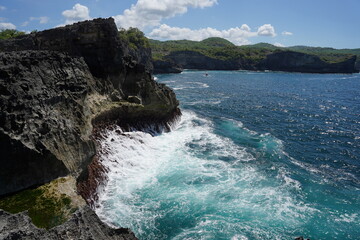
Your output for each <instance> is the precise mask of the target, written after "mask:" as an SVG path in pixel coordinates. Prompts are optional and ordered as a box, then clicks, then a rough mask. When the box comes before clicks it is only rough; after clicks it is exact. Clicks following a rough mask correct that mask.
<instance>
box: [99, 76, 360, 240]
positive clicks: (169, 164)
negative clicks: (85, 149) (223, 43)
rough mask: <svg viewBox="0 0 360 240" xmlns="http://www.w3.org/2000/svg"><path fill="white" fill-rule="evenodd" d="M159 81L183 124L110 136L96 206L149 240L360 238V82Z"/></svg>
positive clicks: (326, 79)
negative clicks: (106, 174)
mask: <svg viewBox="0 0 360 240" xmlns="http://www.w3.org/2000/svg"><path fill="white" fill-rule="evenodd" d="M207 73H208V76H205V72H202V71H185V72H183V73H182V74H167V75H159V76H157V78H158V79H157V81H159V82H161V83H165V84H167V85H168V86H170V87H171V88H173V89H174V90H175V92H176V94H177V97H178V99H179V100H180V102H181V105H180V107H181V110H182V112H183V115H182V117H181V120H179V122H178V123H176V124H174V125H173V126H172V131H171V132H169V133H163V134H160V135H157V136H151V135H150V134H147V133H143V132H127V133H124V134H122V135H121V134H118V133H116V132H115V131H109V132H108V133H107V137H106V139H105V140H104V141H103V143H102V144H103V148H106V149H107V152H108V154H107V155H104V156H103V159H102V160H103V161H104V163H105V165H106V166H107V167H108V168H109V169H110V171H109V182H108V184H107V185H106V186H105V187H104V189H103V191H102V193H101V195H100V201H99V207H98V208H97V213H98V215H99V216H100V217H101V218H102V219H103V220H105V221H106V222H107V223H109V224H111V225H114V226H122V227H129V228H131V229H132V230H133V231H134V232H135V233H136V235H137V237H139V238H140V239H215V240H221V239H229V240H236V239H239V240H246V239H249V240H251V239H294V238H295V237H298V236H304V237H305V238H310V239H311V240H315V239H317V240H318V239H341V240H344V239H360V74H353V75H341V74H324V75H318V74H297V73H275V72H267V73H265V72H246V71H244V72H243V71H210V72H207Z"/></svg>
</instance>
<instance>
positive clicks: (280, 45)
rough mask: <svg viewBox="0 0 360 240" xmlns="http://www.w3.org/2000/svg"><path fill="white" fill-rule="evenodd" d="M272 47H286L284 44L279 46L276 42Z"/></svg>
mask: <svg viewBox="0 0 360 240" xmlns="http://www.w3.org/2000/svg"><path fill="white" fill-rule="evenodd" d="M274 46H276V47H286V46H285V45H284V44H281V43H278V42H276V43H274Z"/></svg>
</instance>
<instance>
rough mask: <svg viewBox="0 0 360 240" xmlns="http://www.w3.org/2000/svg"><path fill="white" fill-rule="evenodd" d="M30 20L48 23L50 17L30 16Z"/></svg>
mask: <svg viewBox="0 0 360 240" xmlns="http://www.w3.org/2000/svg"><path fill="white" fill-rule="evenodd" d="M30 21H39V23H40V24H45V23H48V21H49V18H48V17H30Z"/></svg>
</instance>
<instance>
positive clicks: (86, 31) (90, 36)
mask: <svg viewBox="0 0 360 240" xmlns="http://www.w3.org/2000/svg"><path fill="white" fill-rule="evenodd" d="M0 50H1V51H2V53H1V54H0V94H1V97H0V109H1V113H0V138H1V142H2V145H1V154H2V155H3V157H2V158H1V160H0V164H1V165H2V166H5V167H2V168H1V170H0V180H1V181H0V195H3V194H8V193H11V192H15V191H18V190H21V189H24V188H26V187H30V186H33V185H38V184H42V183H45V182H48V181H50V180H52V179H55V178H57V177H59V176H63V175H66V174H68V173H70V174H73V175H74V176H76V177H77V176H79V175H80V173H81V172H82V171H83V170H84V169H85V168H86V167H87V166H88V165H89V163H90V161H91V159H92V157H93V156H94V155H95V145H94V142H93V141H92V140H91V139H90V136H91V133H92V127H93V124H100V123H101V122H104V121H106V122H107V123H109V122H111V121H114V120H119V119H127V120H131V119H133V118H137V119H139V118H142V119H144V120H145V121H146V120H147V119H149V120H153V121H162V120H163V119H167V118H169V116H172V115H173V114H176V113H178V109H177V106H178V101H177V100H176V97H175V94H174V92H173V91H172V90H171V89H169V88H167V87H166V86H164V85H162V84H159V83H157V82H155V81H154V80H153V79H152V77H151V71H152V64H151V51H150V49H143V48H141V47H139V49H138V50H137V51H135V50H133V49H130V48H129V47H127V46H126V45H125V44H124V43H123V42H121V41H120V40H119V37H118V32H117V28H116V25H115V23H114V21H113V19H96V20H93V21H85V22H80V23H77V24H73V25H70V26H65V27H61V28H56V29H51V30H47V31H43V32H38V33H35V34H29V35H25V36H21V37H19V38H15V39H11V40H7V41H0ZM135 97H136V98H137V99H139V102H138V103H130V102H128V101H127V99H128V98H129V99H134V98H135Z"/></svg>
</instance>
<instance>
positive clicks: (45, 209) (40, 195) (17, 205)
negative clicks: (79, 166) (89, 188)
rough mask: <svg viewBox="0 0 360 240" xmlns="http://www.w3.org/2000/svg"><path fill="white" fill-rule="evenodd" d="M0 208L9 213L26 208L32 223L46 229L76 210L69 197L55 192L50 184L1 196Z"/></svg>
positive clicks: (60, 221) (65, 218)
mask: <svg viewBox="0 0 360 240" xmlns="http://www.w3.org/2000/svg"><path fill="white" fill-rule="evenodd" d="M55 181H56V180H55ZM59 181H62V180H61V179H60V180H59ZM0 208H1V209H4V210H5V211H8V212H10V213H19V212H23V211H26V210H27V211H28V214H29V217H30V218H31V220H32V221H33V223H34V225H35V226H37V227H39V228H46V229H50V228H52V227H54V226H57V225H60V224H62V223H64V222H65V221H66V220H67V219H68V217H69V215H70V214H71V213H73V212H74V211H75V210H76V208H74V207H73V206H72V201H71V199H70V198H69V197H68V196H67V195H65V194H59V193H58V192H56V193H55V191H54V189H53V188H52V186H51V184H47V185H44V186H41V187H39V188H36V189H29V190H25V191H22V192H19V193H16V194H14V195H11V196H8V197H5V198H2V199H0Z"/></svg>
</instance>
